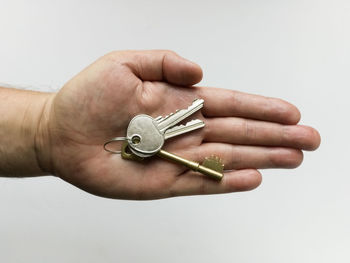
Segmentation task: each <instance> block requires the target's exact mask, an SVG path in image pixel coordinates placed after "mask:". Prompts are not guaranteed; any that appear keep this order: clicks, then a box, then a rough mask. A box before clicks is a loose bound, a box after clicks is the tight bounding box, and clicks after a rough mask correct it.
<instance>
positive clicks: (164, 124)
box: [157, 99, 204, 133]
mask: <svg viewBox="0 0 350 263" xmlns="http://www.w3.org/2000/svg"><path fill="white" fill-rule="evenodd" d="M203 104H204V100H202V99H196V100H194V101H193V103H192V104H191V105H190V106H189V107H188V108H187V109H183V110H177V111H176V112H175V113H172V114H169V115H168V116H166V117H165V118H162V119H160V120H158V121H157V122H158V130H160V131H161V132H162V133H164V132H165V131H166V130H167V129H169V128H171V127H173V126H175V125H176V124H178V123H179V122H181V121H183V120H184V119H186V118H187V117H189V116H191V115H192V114H193V113H195V112H197V111H198V110H200V109H201V108H202V107H203Z"/></svg>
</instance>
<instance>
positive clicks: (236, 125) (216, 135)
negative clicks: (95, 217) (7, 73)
mask: <svg viewBox="0 0 350 263" xmlns="http://www.w3.org/2000/svg"><path fill="white" fill-rule="evenodd" d="M201 78H202V71H201V69H200V67H199V66H198V65H196V64H194V63H192V62H189V61H187V60H185V59H183V58H181V57H179V56H178V55H176V54H175V53H173V52H170V51H124V52H113V53H110V54H108V55H105V56H104V57H102V58H100V59H99V60H97V61H96V62H95V63H94V64H92V65H91V66H89V67H88V68H86V69H85V70H84V71H82V72H81V73H80V74H78V75H77V76H76V77H74V78H73V79H72V80H70V81H69V82H68V83H67V84H66V85H65V86H64V87H63V88H62V89H61V90H60V91H59V92H58V93H57V94H55V95H54V97H53V100H52V103H51V104H50V109H49V122H48V128H49V140H50V143H49V145H50V151H51V154H50V156H51V159H50V167H51V168H50V169H51V171H52V172H53V173H54V174H56V175H57V176H60V177H61V178H62V179H64V180H66V181H68V182H70V183H72V184H74V185H76V186H77V187H79V188H81V189H84V190H86V191H88V192H90V193H93V194H96V195H100V196H105V197H111V198H123V199H156V198H165V197H170V196H178V195H191V194H211V193H223V192H233V191H243V190H249V189H253V188H255V187H257V186H258V185H259V184H260V182H261V175H260V173H259V172H258V171H257V170H256V169H260V168H273V167H285V168H293V167H296V166H298V165H299V164H300V163H301V161H302V158H303V155H302V152H301V150H303V149H306V150H313V149H316V148H317V147H318V145H319V142H320V137H319V135H318V133H317V131H316V130H314V129H313V128H310V127H306V126H300V125H296V124H297V123H298V121H299V119H300V114H299V111H298V110H297V109H296V108H295V107H294V106H293V105H291V104H289V103H287V102H285V101H282V100H279V99H273V98H266V97H262V96H256V95H250V94H245V93H241V92H236V91H230V90H223V89H215V88H207V87H195V86H193V85H194V84H196V83H198V82H199V81H200V80H201ZM195 98H202V99H204V101H205V102H204V108H203V109H202V113H198V115H197V116H196V118H201V119H203V120H204V122H205V124H206V127H204V128H203V129H201V130H198V131H194V132H191V133H188V134H186V135H182V136H179V137H176V138H173V139H170V140H169V141H167V142H166V144H165V149H167V150H168V151H170V152H173V153H176V154H179V155H180V156H184V157H186V158H188V159H190V160H194V161H198V162H200V161H202V160H203V159H204V158H205V157H206V156H210V155H212V154H215V155H217V156H220V157H221V158H222V159H223V161H224V164H225V169H227V170H228V171H226V172H225V176H224V178H223V180H222V181H221V182H216V181H213V180H210V179H208V178H206V177H204V176H202V175H200V174H198V173H195V172H192V171H189V170H187V169H186V168H184V167H182V166H180V165H177V164H173V163H170V162H168V161H165V160H162V159H159V158H158V157H152V158H150V159H149V160H146V161H145V162H142V163H138V162H132V161H127V160H123V159H122V158H121V156H120V155H118V154H110V153H108V152H106V151H105V150H104V149H103V147H102V146H103V144H104V142H106V141H107V140H109V139H111V138H112V137H116V136H125V134H126V128H127V126H128V124H129V121H130V120H131V118H132V117H134V116H135V115H137V114H140V113H144V114H148V115H150V116H153V117H156V116H159V115H167V114H169V113H170V112H173V111H175V110H176V109H180V108H185V107H187V106H188V105H189V104H190V103H191V102H192V101H193V100H194V99H195Z"/></svg>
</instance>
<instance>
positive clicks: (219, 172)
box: [121, 142, 224, 180]
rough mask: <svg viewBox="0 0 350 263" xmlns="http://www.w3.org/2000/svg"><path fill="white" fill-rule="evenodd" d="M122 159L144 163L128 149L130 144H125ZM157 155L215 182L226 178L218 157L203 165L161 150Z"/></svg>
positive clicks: (209, 159) (211, 158)
mask: <svg viewBox="0 0 350 263" xmlns="http://www.w3.org/2000/svg"><path fill="white" fill-rule="evenodd" d="M121 155H122V158H123V159H127V160H133V161H143V160H144V158H142V157H139V156H137V155H135V154H133V153H132V152H131V151H130V150H129V149H128V142H124V143H123V146H122V153H121ZM157 155H158V156H159V157H161V158H163V159H166V160H169V161H173V162H175V163H178V164H182V165H183V166H185V167H187V168H189V169H191V170H192V171H196V172H200V173H201V174H204V175H206V176H208V177H210V178H212V179H215V180H221V179H222V177H223V176H224V174H223V170H224V165H223V164H222V163H221V161H220V159H219V158H218V157H215V156H212V157H207V158H206V159H205V160H204V162H203V164H202V165H201V164H199V163H197V162H193V161H189V160H186V159H184V158H182V157H180V156H177V155H175V154H172V153H169V152H167V151H164V150H160V151H159V152H158V153H157Z"/></svg>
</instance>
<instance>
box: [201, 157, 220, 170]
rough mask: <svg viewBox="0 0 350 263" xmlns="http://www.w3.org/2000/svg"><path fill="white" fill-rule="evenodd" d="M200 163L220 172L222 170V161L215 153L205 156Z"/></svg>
mask: <svg viewBox="0 0 350 263" xmlns="http://www.w3.org/2000/svg"><path fill="white" fill-rule="evenodd" d="M202 165H203V166H205V167H207V168H210V169H213V170H215V171H217V172H220V173H222V172H223V171H224V163H223V161H222V159H221V158H220V157H218V156H216V155H211V156H210V157H206V158H205V159H204V161H203V163H202Z"/></svg>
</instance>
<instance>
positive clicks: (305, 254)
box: [0, 0, 350, 263]
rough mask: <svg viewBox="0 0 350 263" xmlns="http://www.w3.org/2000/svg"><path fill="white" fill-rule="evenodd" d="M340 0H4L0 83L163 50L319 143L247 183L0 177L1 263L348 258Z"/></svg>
mask: <svg viewBox="0 0 350 263" xmlns="http://www.w3.org/2000/svg"><path fill="white" fill-rule="evenodd" d="M349 27H350V1H348V0H332V1H331V0H328V1H326V0H265V1H259V0H234V1H229V0H227V1H219V0H217V1H203V0H202V1H181V0H178V1H164V0H163V1H160V0H159V1H156V0H148V1H130V0H129V1H112V0H102V1H101V0H100V1H97V0H96V1H92V0H85V1H83V0H78V1H68V0H61V1H39V0H37V1H24V0H23V1H18V0H11V1H10V0H8V1H3V0H0V82H3V83H9V84H16V85H19V86H25V87H31V88H32V89H36V90H42V91H52V90H55V89H58V88H59V87H60V86H61V85H63V84H64V83H65V82H66V81H67V80H69V79H70V78H71V77H72V76H73V75H75V74H76V73H78V72H79V71H80V70H81V69H82V68H84V67H85V66H87V65H88V64H90V63H91V62H93V61H94V60H95V59H96V58H98V57H99V56H101V55H103V54H104V53H106V52H109V51H112V50H118V49H155V48H162V49H173V50H175V51H176V52H178V53H179V54H181V55H183V56H185V57H187V58H189V59H191V60H193V61H196V62H197V63H199V64H200V65H201V66H202V67H203V69H204V79H203V81H202V82H201V85H209V86H217V87H222V88H228V89H237V90H242V91H246V92H251V93H258V94H264V95H268V96H275V97H282V98H284V99H286V100H289V101H291V102H292V103H294V104H296V105H297V106H298V107H299V108H300V110H301V112H302V114H303V117H302V121H301V122H302V123H305V124H308V125H312V126H315V127H316V128H318V129H319V131H320V133H321V135H322V139H323V141H322V145H321V147H320V149H319V150H318V151H316V152H314V153H306V154H305V159H304V163H303V164H302V166H301V167H299V168H298V169H296V170H267V171H263V174H264V181H263V183H262V185H261V186H260V187H259V188H258V189H257V190H255V191H252V192H247V193H234V194H226V195H218V196H199V197H198V196H197V197H181V198H173V199H166V200H159V201H150V202H148V201H147V202H135V201H120V200H108V199H103V198H99V197H95V196H92V195H89V194H87V193H85V192H83V191H81V190H79V189H76V188H75V187H73V186H71V185H69V184H67V183H65V182H63V181H61V180H60V179H57V178H53V177H45V178H30V179H6V178H2V179H0V262H3V263H11V262H16V263H18V262H26V263H27V262H35V263H37V262H60V263H61V262H152V263H158V262H159V263H160V262H162V263H163V262H203V263H205V262H266V263H272V262H287V263H289V262H298V263H301V262H308V263H309V262H318V263H320V262H350V211H349V210H350V208H349V201H350V189H349V188H350V173H349V170H348V167H349V165H348V164H349V157H350V154H349V146H350V145H349V134H350V126H349V112H350V110H349V103H348V101H349V95H350V94H349V91H348V90H349V84H350V77H349V76H350V75H349V71H350V62H349V61H350V52H349V46H350V34H349V32H350V31H349Z"/></svg>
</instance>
